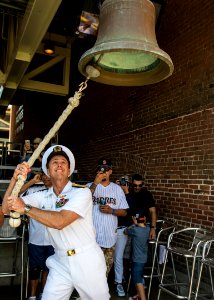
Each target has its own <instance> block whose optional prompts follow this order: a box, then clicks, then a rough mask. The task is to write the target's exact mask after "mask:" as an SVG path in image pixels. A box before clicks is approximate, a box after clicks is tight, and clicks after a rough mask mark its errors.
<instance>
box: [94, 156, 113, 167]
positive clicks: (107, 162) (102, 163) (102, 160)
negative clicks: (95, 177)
mask: <svg viewBox="0 0 214 300" xmlns="http://www.w3.org/2000/svg"><path fill="white" fill-rule="evenodd" d="M97 166H108V167H110V168H112V163H111V161H110V159H107V158H100V159H99V160H98V163H97Z"/></svg>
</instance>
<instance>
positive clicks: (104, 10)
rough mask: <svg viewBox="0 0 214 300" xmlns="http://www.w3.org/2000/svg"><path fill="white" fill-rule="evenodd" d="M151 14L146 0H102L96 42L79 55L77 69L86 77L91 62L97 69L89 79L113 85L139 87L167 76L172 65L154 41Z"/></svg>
mask: <svg viewBox="0 0 214 300" xmlns="http://www.w3.org/2000/svg"><path fill="white" fill-rule="evenodd" d="M155 17H156V16H155V7H154V4H153V3H152V2H151V1H149V0H105V1H104V3H103V4H102V7H101V10H100V25H99V29H98V36H97V40H96V43H95V45H94V46H93V47H92V48H91V49H89V50H88V51H86V52H85V53H84V54H83V55H82V56H81V58H80V61H79V63H78V69H79V71H80V72H81V73H82V74H83V75H84V76H86V77H87V76H88V74H87V72H86V67H87V66H88V65H91V66H93V67H94V68H96V69H97V70H99V72H100V76H98V77H95V78H91V79H92V80H94V81H97V82H100V83H105V84H109V85H117V86H143V85H148V84H153V83H156V82H159V81H161V80H163V79H166V78H167V77H169V76H170V75H171V74H172V72H173V70H174V67H173V63H172V60H171V58H170V56H169V55H168V54H167V53H166V52H164V51H163V50H161V49H160V48H159V46H158V44H157V40H156V35H155Z"/></svg>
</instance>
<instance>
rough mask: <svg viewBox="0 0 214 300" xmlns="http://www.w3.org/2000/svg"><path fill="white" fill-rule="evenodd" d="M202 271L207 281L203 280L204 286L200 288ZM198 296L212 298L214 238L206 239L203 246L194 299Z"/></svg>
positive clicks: (213, 292)
mask: <svg viewBox="0 0 214 300" xmlns="http://www.w3.org/2000/svg"><path fill="white" fill-rule="evenodd" d="M204 269H205V270H204ZM203 271H205V272H204V274H203V275H204V276H203V278H204V279H206V280H207V281H206V282H204V288H203V290H202V289H201V286H202V282H201V281H202V272H203ZM207 274H208V276H207ZM209 284H210V285H209ZM202 291H203V293H202ZM199 292H200V293H199ZM198 297H203V298H205V297H206V298H208V299H211V298H212V299H214V238H213V239H211V240H208V241H206V243H205V244H204V247H203V252H202V259H201V267H200V272H199V277H198V283H197V287H196V293H195V300H196V299H197V298H198Z"/></svg>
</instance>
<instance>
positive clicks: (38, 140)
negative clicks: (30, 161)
mask: <svg viewBox="0 0 214 300" xmlns="http://www.w3.org/2000/svg"><path fill="white" fill-rule="evenodd" d="M41 142H42V139H40V138H38V137H37V138H35V139H34V140H33V144H40V143H41Z"/></svg>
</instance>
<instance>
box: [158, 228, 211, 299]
mask: <svg viewBox="0 0 214 300" xmlns="http://www.w3.org/2000/svg"><path fill="white" fill-rule="evenodd" d="M213 236H214V233H213V232H210V231H207V230H206V229H202V228H193V227H188V228H182V229H180V230H177V231H174V232H173V233H171V234H170V236H169V239H168V243H167V251H166V259H165V262H164V267H163V272H162V276H161V283H160V284H159V292H158V298H157V299H158V300H159V298H160V294H161V291H163V292H166V293H167V294H170V295H172V296H174V297H175V298H178V299H187V300H190V299H191V298H192V297H193V296H194V295H195V286H194V285H195V284H196V282H197V276H196V275H197V274H196V272H195V271H196V267H197V265H198V267H199V266H200V260H201V258H202V250H203V246H204V244H205V242H206V241H207V240H208V239H209V238H212V237H213ZM169 262H171V266H170V268H171V269H172V276H171V281H169V280H168V281H167V279H168V278H166V277H165V274H166V265H167V264H169ZM182 271H184V272H183V273H182ZM178 272H180V274H179V276H178ZM198 272H199V268H198ZM178 279H179V280H180V281H179V280H178Z"/></svg>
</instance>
